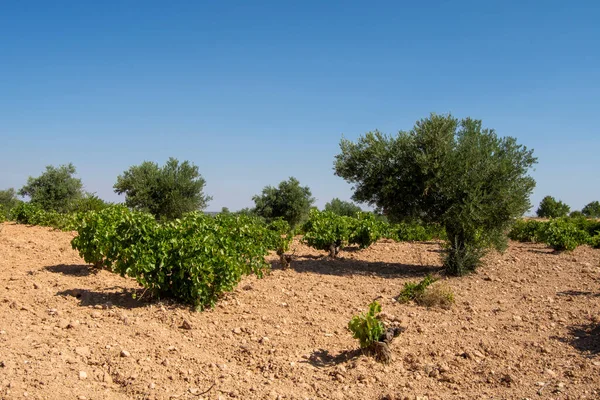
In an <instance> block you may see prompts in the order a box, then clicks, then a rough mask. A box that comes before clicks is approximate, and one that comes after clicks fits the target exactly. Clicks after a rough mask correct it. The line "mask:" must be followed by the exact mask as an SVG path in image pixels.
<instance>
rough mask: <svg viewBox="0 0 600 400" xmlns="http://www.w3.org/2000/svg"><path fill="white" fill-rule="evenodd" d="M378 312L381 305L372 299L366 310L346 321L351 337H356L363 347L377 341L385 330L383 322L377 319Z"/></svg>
mask: <svg viewBox="0 0 600 400" xmlns="http://www.w3.org/2000/svg"><path fill="white" fill-rule="evenodd" d="M380 312H381V305H380V304H379V303H378V302H377V301H374V302H373V303H371V304H369V311H368V312H366V313H364V314H360V315H356V316H354V317H353V318H352V319H351V320H350V322H349V323H348V329H349V330H350V331H351V332H352V337H353V338H355V339H358V341H359V343H360V347H361V348H363V349H364V348H367V347H369V346H371V345H372V344H373V343H375V342H377V341H379V340H380V338H381V337H382V336H383V334H384V332H385V327H384V325H383V323H382V322H381V321H380V320H379V319H377V314H379V313H380Z"/></svg>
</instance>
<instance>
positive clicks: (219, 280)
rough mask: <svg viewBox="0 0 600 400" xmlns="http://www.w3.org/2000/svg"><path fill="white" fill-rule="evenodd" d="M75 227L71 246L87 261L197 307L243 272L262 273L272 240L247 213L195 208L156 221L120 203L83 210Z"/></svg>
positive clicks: (209, 302) (228, 287) (233, 283)
mask: <svg viewBox="0 0 600 400" xmlns="http://www.w3.org/2000/svg"><path fill="white" fill-rule="evenodd" d="M77 231H78V236H77V237H75V238H74V239H73V241H72V246H73V248H74V249H76V250H78V251H79V253H80V255H81V256H82V257H83V258H84V260H86V262H89V263H93V264H95V265H97V266H103V267H105V268H107V269H109V270H111V271H112V272H115V273H118V274H120V275H121V276H129V277H132V278H135V279H136V281H137V282H138V283H139V284H140V285H142V286H143V287H145V288H147V289H149V290H150V291H151V292H152V293H154V294H155V295H156V296H159V297H171V298H175V299H178V300H180V301H182V302H184V303H188V304H191V305H193V306H195V307H198V308H204V307H207V306H213V305H214V304H215V302H216V301H217V300H218V299H219V297H221V296H222V294H223V293H224V292H226V291H231V290H233V288H234V287H235V286H236V285H237V283H238V282H239V280H240V279H241V277H242V276H243V275H247V274H256V275H258V276H262V274H263V272H264V271H265V270H266V269H267V268H268V264H267V262H266V261H265V256H266V255H267V254H268V252H269V250H272V247H273V244H274V243H275V240H274V239H273V235H274V234H273V231H271V230H269V229H268V228H267V226H266V225H265V224H263V223H261V222H260V221H258V220H257V219H255V218H252V217H247V216H235V215H231V214H221V215H217V216H216V217H210V216H207V215H204V214H202V213H197V212H194V213H189V214H186V215H184V217H183V218H181V219H176V220H174V221H169V222H165V223H163V224H161V223H159V222H157V221H156V220H155V218H154V217H153V216H152V215H151V214H148V213H142V212H135V211H129V210H127V209H126V208H124V207H110V208H108V209H106V210H102V211H101V212H89V213H86V214H85V215H84V217H83V218H82V220H81V222H80V224H79V226H78V227H77Z"/></svg>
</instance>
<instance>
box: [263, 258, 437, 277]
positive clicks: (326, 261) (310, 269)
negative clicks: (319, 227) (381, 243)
mask: <svg viewBox="0 0 600 400" xmlns="http://www.w3.org/2000/svg"><path fill="white" fill-rule="evenodd" d="M271 265H272V268H273V269H281V264H280V263H279V262H277V261H274V262H272V264H271ZM291 268H292V269H294V270H295V271H296V272H306V273H313V274H323V275H336V276H349V275H369V276H373V275H375V276H380V277H383V278H407V277H408V278H410V277H420V276H425V275H427V274H435V273H439V272H442V271H443V267H442V266H435V265H416V264H401V263H385V262H368V261H362V260H354V259H350V258H337V259H335V260H332V259H330V258H328V257H321V258H319V259H313V258H306V257H302V256H301V257H296V258H294V259H293V260H292V262H291Z"/></svg>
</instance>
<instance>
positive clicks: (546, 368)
mask: <svg viewBox="0 0 600 400" xmlns="http://www.w3.org/2000/svg"><path fill="white" fill-rule="evenodd" d="M73 236H74V234H73V233H64V232H55V231H52V230H50V229H48V228H40V227H26V226H19V225H13V224H4V229H3V230H2V232H1V233H0V399H16V398H24V397H25V396H26V397H27V398H33V399H83V398H86V399H170V398H177V399H200V398H204V399H232V398H239V399H385V398H387V399H404V398H407V399H417V398H420V399H429V400H433V399H440V400H441V399H523V398H529V399H535V398H543V399H597V398H600V355H599V353H600V328H599V326H600V280H599V277H600V250H594V249H591V248H589V247H581V248H578V249H577V250H576V251H574V252H573V253H571V254H566V253H565V254H553V252H552V250H551V249H548V248H546V247H545V246H544V245H541V244H520V243H512V244H511V245H510V247H509V249H508V250H507V251H506V252H505V253H504V254H497V253H493V254H490V255H489V256H488V257H487V259H486V262H485V265H484V267H482V268H481V269H480V270H479V272H478V273H477V274H474V275H471V276H468V277H463V278H451V279H447V280H445V281H444V284H445V285H447V286H448V287H450V288H452V290H453V291H454V293H455V297H456V304H455V305H454V306H453V307H452V308H451V309H449V310H444V309H439V308H431V309H428V308H424V307H420V306H417V305H414V304H408V305H406V304H398V303H396V302H395V301H394V300H393V298H394V297H395V296H396V295H397V294H398V293H399V292H400V290H401V289H402V286H403V284H404V283H405V282H407V281H409V280H419V279H422V278H423V277H424V276H425V275H426V274H427V273H436V272H439V270H440V268H441V264H440V260H439V256H440V246H439V244H437V243H434V242H432V243H414V244H413V243H394V242H388V241H381V242H379V243H377V244H376V245H374V246H372V247H371V248H369V249H366V250H361V251H357V250H355V249H347V250H342V252H341V258H340V259H339V260H329V259H327V258H326V257H325V252H318V251H315V250H313V249H310V248H308V247H306V246H304V245H302V244H300V243H298V242H295V243H294V244H293V250H295V255H296V258H295V260H294V261H293V262H292V267H291V268H290V269H288V270H282V269H280V268H278V267H277V265H278V257H277V256H276V255H275V254H273V256H272V260H273V263H274V265H275V268H274V270H273V271H272V272H271V273H270V274H269V275H267V276H266V277H265V278H263V279H256V278H254V277H248V278H246V279H244V280H243V281H242V283H241V284H240V285H239V287H238V288H237V289H236V290H235V291H234V292H233V293H231V294H228V295H227V296H226V297H225V298H224V299H223V300H222V301H221V302H220V303H219V304H218V306H217V307H216V308H215V309H213V310H208V311H205V312H200V313H198V312H194V311H192V310H190V309H189V308H187V307H185V306H181V305H178V304H175V303H172V302H169V301H162V302H159V301H156V300H153V299H150V298H149V297H148V295H147V294H146V293H144V291H143V290H142V289H140V288H139V286H138V285H137V284H136V282H135V281H134V280H132V279H128V278H122V277H120V276H117V275H114V274H111V273H109V272H107V271H97V270H94V269H93V268H91V267H89V266H87V265H85V263H84V262H83V260H82V259H81V258H79V256H78V255H77V253H76V252H75V251H73V250H72V249H71V246H70V240H71V239H72V237H73ZM133 294H135V295H136V298H135V299H134V298H133V296H132V295H133ZM374 299H378V300H379V301H380V302H381V303H382V306H383V311H384V312H385V313H386V314H387V318H388V319H389V320H394V321H397V322H399V323H400V324H401V325H402V326H404V327H406V330H405V331H404V332H403V333H402V334H400V336H398V337H397V338H396V339H395V340H394V342H393V344H392V346H391V351H392V362H391V363H390V364H388V365H383V364H380V363H377V362H375V361H374V360H373V358H371V357H368V356H365V355H363V354H362V353H361V352H360V351H359V350H357V346H358V341H356V340H354V339H352V337H351V335H350V333H349V332H348V330H347V329H346V326H347V323H348V321H349V320H350V318H351V317H352V316H353V315H355V314H357V313H359V312H363V311H365V310H366V309H367V306H368V304H369V303H370V302H371V301H373V300H374Z"/></svg>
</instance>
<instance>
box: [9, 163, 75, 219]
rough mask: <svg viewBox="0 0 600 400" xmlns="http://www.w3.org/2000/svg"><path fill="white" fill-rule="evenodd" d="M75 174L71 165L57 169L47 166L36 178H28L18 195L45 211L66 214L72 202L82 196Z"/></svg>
mask: <svg viewBox="0 0 600 400" xmlns="http://www.w3.org/2000/svg"><path fill="white" fill-rule="evenodd" d="M75 174H76V170H75V166H74V165H73V164H71V163H69V164H67V165H61V166H59V167H58V168H57V167H53V166H52V165H49V166H47V167H46V171H45V172H44V173H42V174H41V175H40V176H38V177H37V178H33V177H29V179H27V184H26V185H25V186H23V187H22V188H21V189H20V190H19V192H18V193H19V195H20V196H28V197H29V198H30V202H31V203H32V204H35V205H38V206H40V207H41V208H42V209H44V210H46V211H58V212H68V211H70V208H71V206H72V204H73V202H74V201H75V200H77V199H79V198H81V197H82V196H83V184H82V183H81V179H79V178H75V176H74V175H75Z"/></svg>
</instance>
